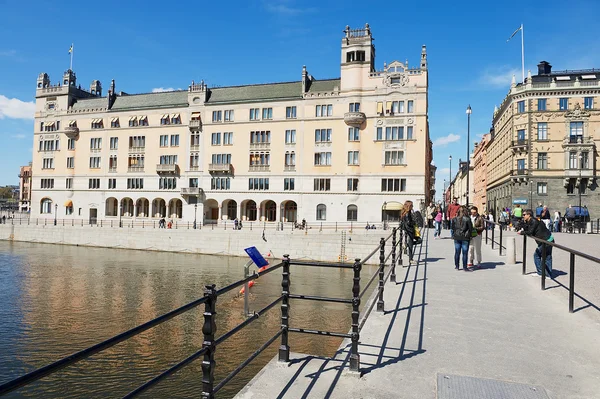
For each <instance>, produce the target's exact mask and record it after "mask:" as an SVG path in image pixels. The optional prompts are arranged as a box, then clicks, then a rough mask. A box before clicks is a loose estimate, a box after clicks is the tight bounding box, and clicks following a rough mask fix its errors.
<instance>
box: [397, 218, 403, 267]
mask: <svg viewBox="0 0 600 399" xmlns="http://www.w3.org/2000/svg"><path fill="white" fill-rule="evenodd" d="M399 229H400V251H399V252H398V254H399V256H398V265H399V266H402V254H403V250H402V245H403V244H404V241H402V240H403V239H404V231H403V230H402V227H399Z"/></svg>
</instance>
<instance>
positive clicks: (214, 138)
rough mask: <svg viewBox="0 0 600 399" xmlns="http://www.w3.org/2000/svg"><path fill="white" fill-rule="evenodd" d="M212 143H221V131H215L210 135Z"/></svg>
mask: <svg viewBox="0 0 600 399" xmlns="http://www.w3.org/2000/svg"><path fill="white" fill-rule="evenodd" d="M210 144H211V145H221V133H213V134H211V135H210Z"/></svg>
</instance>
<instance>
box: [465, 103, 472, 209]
mask: <svg viewBox="0 0 600 399" xmlns="http://www.w3.org/2000/svg"><path fill="white" fill-rule="evenodd" d="M471 112H472V111H471V105H470V104H469V105H468V106H467V203H466V205H467V206H469V171H470V170H471V157H470V156H469V150H470V147H471Z"/></svg>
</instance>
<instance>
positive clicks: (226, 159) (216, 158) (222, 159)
mask: <svg viewBox="0 0 600 399" xmlns="http://www.w3.org/2000/svg"><path fill="white" fill-rule="evenodd" d="M211 161H212V162H211V163H213V164H219V165H226V164H230V163H231V154H212V158H211Z"/></svg>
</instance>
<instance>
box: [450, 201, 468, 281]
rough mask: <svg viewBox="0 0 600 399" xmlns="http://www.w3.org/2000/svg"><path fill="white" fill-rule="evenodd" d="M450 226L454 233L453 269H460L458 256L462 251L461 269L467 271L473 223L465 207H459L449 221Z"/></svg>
mask: <svg viewBox="0 0 600 399" xmlns="http://www.w3.org/2000/svg"><path fill="white" fill-rule="evenodd" d="M451 226H452V227H451V228H452V231H453V232H454V234H453V235H452V238H453V239H454V269H456V270H459V269H460V267H459V266H460V257H461V252H462V264H463V270H464V271H466V272H469V271H470V270H469V268H468V267H467V257H468V251H469V242H470V241H471V234H472V232H473V223H471V218H470V217H469V216H468V211H467V207H466V206H463V207H460V209H459V210H458V214H457V215H456V217H455V218H453V219H452V221H451Z"/></svg>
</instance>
